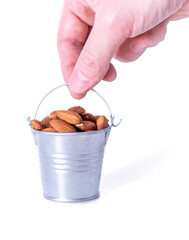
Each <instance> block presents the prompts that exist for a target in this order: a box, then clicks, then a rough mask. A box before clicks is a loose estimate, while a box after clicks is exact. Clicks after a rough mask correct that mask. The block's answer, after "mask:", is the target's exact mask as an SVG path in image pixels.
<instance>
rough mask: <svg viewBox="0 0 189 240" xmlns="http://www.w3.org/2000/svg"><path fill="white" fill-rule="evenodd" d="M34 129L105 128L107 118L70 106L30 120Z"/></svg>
mask: <svg viewBox="0 0 189 240" xmlns="http://www.w3.org/2000/svg"><path fill="white" fill-rule="evenodd" d="M30 123H31V126H32V127H33V128H34V129H35V130H39V131H46V132H63V133H66V132H67V133H71V132H90V131H95V130H102V129H105V128H107V127H108V126H109V125H108V119H107V118H106V117H105V116H94V115H92V114H91V113H86V111H85V109H84V108H82V107H80V106H75V107H71V108H69V109H68V110H57V111H53V112H51V113H50V114H49V116H46V117H45V118H43V120H42V121H38V120H36V119H34V120H31V121H30Z"/></svg>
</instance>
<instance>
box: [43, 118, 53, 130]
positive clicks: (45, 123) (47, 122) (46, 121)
mask: <svg viewBox="0 0 189 240" xmlns="http://www.w3.org/2000/svg"><path fill="white" fill-rule="evenodd" d="M50 120H51V119H50V117H49V116H46V117H45V118H43V120H42V121H41V123H42V125H43V127H44V128H49V127H50V126H51V125H50Z"/></svg>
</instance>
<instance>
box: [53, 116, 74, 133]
mask: <svg viewBox="0 0 189 240" xmlns="http://www.w3.org/2000/svg"><path fill="white" fill-rule="evenodd" d="M50 125H51V126H52V127H53V128H54V129H55V130H56V131H58V132H76V130H75V128H74V127H73V126H72V125H70V124H69V123H67V122H65V121H63V120H61V119H53V120H51V121H50Z"/></svg>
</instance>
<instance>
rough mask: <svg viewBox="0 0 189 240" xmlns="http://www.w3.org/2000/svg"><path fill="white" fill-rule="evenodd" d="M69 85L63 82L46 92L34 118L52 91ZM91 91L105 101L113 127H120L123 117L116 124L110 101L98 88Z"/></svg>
mask: <svg viewBox="0 0 189 240" xmlns="http://www.w3.org/2000/svg"><path fill="white" fill-rule="evenodd" d="M68 85H69V84H68V83H64V84H61V85H59V86H57V87H55V88H53V89H52V90H50V91H49V92H48V93H47V94H45V96H44V97H43V98H42V99H41V101H40V103H39V105H38V107H37V109H36V112H35V115H34V119H36V116H37V114H38V111H39V108H40V106H41V104H42V102H43V101H44V100H45V98H46V97H47V96H48V95H49V94H50V93H52V92H54V91H55V90H57V89H58V88H61V87H64V86H68ZM91 91H93V92H94V93H95V94H96V95H98V96H99V97H100V98H101V100H102V101H103V103H104V104H105V105H106V107H107V108H108V111H109V114H110V121H111V126H113V127H118V126H119V125H120V123H121V122H122V119H120V120H119V121H118V123H116V124H115V122H114V119H115V116H113V115H112V111H111V109H110V107H109V105H108V103H107V102H106V100H105V99H104V98H103V97H102V95H100V93H98V92H97V91H96V90H94V89H93V88H92V89H91Z"/></svg>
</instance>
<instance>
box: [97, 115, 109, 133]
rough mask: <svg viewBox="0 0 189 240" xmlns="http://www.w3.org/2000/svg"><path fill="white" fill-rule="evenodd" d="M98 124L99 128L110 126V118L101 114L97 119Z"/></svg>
mask: <svg viewBox="0 0 189 240" xmlns="http://www.w3.org/2000/svg"><path fill="white" fill-rule="evenodd" d="M96 125H97V130H102V129H104V128H107V127H108V126H109V125H108V119H107V118H106V117H105V116H100V117H99V118H98V119H97V121H96Z"/></svg>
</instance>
